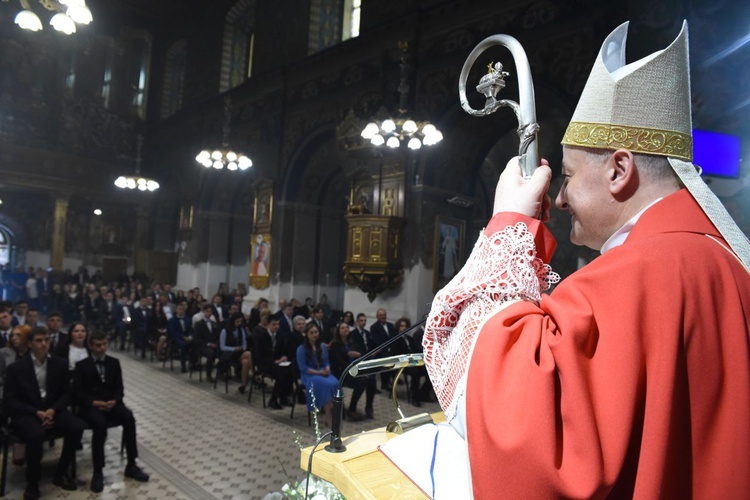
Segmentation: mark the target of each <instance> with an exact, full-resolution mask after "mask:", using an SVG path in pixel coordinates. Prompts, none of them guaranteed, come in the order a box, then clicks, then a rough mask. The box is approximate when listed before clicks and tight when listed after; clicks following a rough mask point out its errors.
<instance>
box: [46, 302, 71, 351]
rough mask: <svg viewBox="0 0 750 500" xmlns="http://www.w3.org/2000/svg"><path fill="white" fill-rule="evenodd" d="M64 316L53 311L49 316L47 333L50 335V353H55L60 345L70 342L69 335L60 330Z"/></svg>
mask: <svg viewBox="0 0 750 500" xmlns="http://www.w3.org/2000/svg"><path fill="white" fill-rule="evenodd" d="M60 327H62V314H60V313H59V312H57V311H53V312H51V313H49V314H48V315H47V333H49V352H55V349H57V346H58V344H60V343H65V342H68V334H67V333H65V332H63V331H62V330H60Z"/></svg>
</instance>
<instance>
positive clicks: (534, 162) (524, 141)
mask: <svg viewBox="0 0 750 500" xmlns="http://www.w3.org/2000/svg"><path fill="white" fill-rule="evenodd" d="M493 45H502V46H504V47H507V48H508V50H510V53H511V55H512V56H513V60H514V61H515V63H516V71H518V97H519V100H520V101H521V103H520V104H519V103H517V102H515V101H510V100H507V99H501V100H498V99H497V98H496V97H497V93H498V92H499V91H500V90H501V89H502V88H503V87H505V77H506V76H508V73H507V72H505V71H503V65H502V64H500V63H495V64H494V65H493V64H492V63H490V65H489V67H488V69H489V72H488V73H487V74H486V75H484V76H483V77H482V78H481V79H480V80H479V85H477V92H480V93H481V94H484V96H485V97H486V98H487V100H486V101H485V103H484V109H481V110H476V109H473V108H472V107H471V106H469V101H468V100H467V99H466V79H467V78H468V76H469V70H470V69H471V67H472V66H473V65H474V62H475V61H476V60H477V58H478V57H479V54H481V53H482V52H484V51H485V50H487V49H488V48H490V47H492V46H493ZM458 94H459V98H460V99H461V107H462V108H464V111H466V112H467V113H469V114H470V115H472V116H485V115H489V114H490V113H494V112H495V111H497V109H498V108H501V107H503V106H509V107H510V108H511V109H512V110H513V112H514V113H515V114H516V118H518V136H519V138H520V139H521V143H520V144H519V145H518V156H519V157H520V158H519V163H520V165H521V172H523V176H524V177H525V178H527V179H528V178H529V177H531V174H532V173H534V169H535V168H536V167H538V166H539V152H538V151H537V144H536V133H537V132H538V131H539V125H538V124H537V123H536V105H535V103H534V84H533V82H532V81H531V68H530V67H529V60H528V58H527V57H526V52H524V50H523V47H521V44H520V43H518V40H516V39H515V38H513V37H512V36H509V35H493V36H490V37H487V38H485V39H484V40H482V41H481V42H480V44H479V45H477V46H476V47H475V48H474V50H472V51H471V54H469V57H468V58H467V59H466V62H465V63H464V67H463V68H462V69H461V76H460V77H459V79H458Z"/></svg>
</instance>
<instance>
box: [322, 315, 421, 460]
mask: <svg viewBox="0 0 750 500" xmlns="http://www.w3.org/2000/svg"><path fill="white" fill-rule="evenodd" d="M425 321H427V316H426V315H425V318H424V319H423V320H422V321H420V322H418V323H415V324H414V325H413V326H412V327H411V328H407V329H406V330H404V331H403V332H401V333H399V334H397V335H396V336H394V337H392V338H390V339H388V341H387V342H383V343H382V344H380V345H379V346H378V347H376V348H375V349H373V350H372V351H370V352H368V353H366V354H365V355H364V356H360V357H359V358H357V359H355V360H354V361H352V362H351V363H349V366H347V367H346V368H345V369H344V371H343V372H341V377H340V378H339V386H338V388H337V389H336V394H334V396H333V405H332V406H333V407H332V412H333V419H332V422H331V442H330V444H327V445H326V447H325V450H326V451H327V452H329V453H342V452H344V451H346V446H344V443H342V442H341V419H342V417H343V414H344V389H343V388H344V379H345V378H346V376H347V375H349V372H352V371H353V370H354V369H355V368H356V366H357V365H359V364H362V363H364V361H365V360H367V359H369V358H372V357H373V356H375V355H376V354H378V353H379V352H382V351H384V350H386V349H387V348H388V347H390V346H391V345H392V344H394V343H395V342H397V341H399V340H401V339H402V338H404V336H406V334H408V333H411V332H413V331H414V330H416V329H417V327H420V326H422V325H423V324H424V323H425ZM394 357H395V358H399V357H402V356H390V358H394ZM390 358H383V359H379V360H377V361H379V362H382V361H385V360H387V359H390ZM372 363H373V364H374V363H376V361H373V362H372ZM422 364H424V360H423V361H422ZM405 366H410V365H405ZM411 366H419V365H411ZM366 368H367V367H366ZM395 368H399V367H398V366H394V367H393V368H390V369H395ZM370 369H375V368H373V367H372V365H371V366H370ZM379 371H386V370H385V369H381V370H379ZM358 372H359V370H358V371H357V372H354V373H358ZM370 373H379V372H370ZM353 375H354V374H353ZM360 376H364V374H363V375H360Z"/></svg>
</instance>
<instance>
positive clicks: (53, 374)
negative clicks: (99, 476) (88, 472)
mask: <svg viewBox="0 0 750 500" xmlns="http://www.w3.org/2000/svg"><path fill="white" fill-rule="evenodd" d="M28 338H29V348H30V350H31V355H27V356H24V357H23V358H21V359H20V360H18V361H16V362H15V363H12V364H11V365H10V366H8V370H7V372H6V378H5V395H4V401H3V404H4V409H5V413H6V414H7V415H8V416H9V417H10V420H11V424H12V425H13V428H14V429H15V431H16V432H17V433H18V435H19V436H20V437H21V439H23V441H24V442H25V443H26V482H27V486H26V491H25V492H24V498H31V499H34V498H39V479H40V477H41V462H42V444H43V442H44V431H45V430H46V429H59V430H61V431H62V432H63V433H64V442H63V449H62V454H61V455H60V461H59V462H58V463H57V469H56V470H55V475H54V477H53V480H52V482H53V483H54V484H55V485H57V486H59V487H60V488H63V489H65V490H75V489H76V488H77V487H76V482H75V478H73V477H70V476H69V475H68V470H69V468H70V466H71V465H72V464H73V461H74V460H75V452H76V446H77V445H78V443H80V442H81V435H82V434H83V429H84V423H83V422H82V421H81V420H80V419H79V418H77V417H75V416H74V415H72V414H70V413H69V412H68V409H67V408H68V402H69V398H70V394H69V390H70V377H69V375H68V363H67V361H66V360H64V359H61V358H57V357H50V356H48V354H49V345H50V343H49V333H48V332H47V330H46V329H45V328H44V327H40V326H38V327H34V328H33V329H32V330H31V331H30V332H29V335H28Z"/></svg>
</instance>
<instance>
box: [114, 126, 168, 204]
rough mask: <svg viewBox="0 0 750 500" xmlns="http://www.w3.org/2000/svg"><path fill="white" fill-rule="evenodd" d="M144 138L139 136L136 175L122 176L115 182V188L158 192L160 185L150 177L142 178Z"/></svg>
mask: <svg viewBox="0 0 750 500" xmlns="http://www.w3.org/2000/svg"><path fill="white" fill-rule="evenodd" d="M142 149H143V136H142V135H140V134H138V147H137V151H136V157H135V175H121V176H120V177H118V178H117V179H116V180H115V186H117V187H118V188H120V189H137V190H139V191H156V190H157V189H159V183H158V182H156V181H155V180H153V179H149V178H148V177H142V176H141V150H142Z"/></svg>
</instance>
